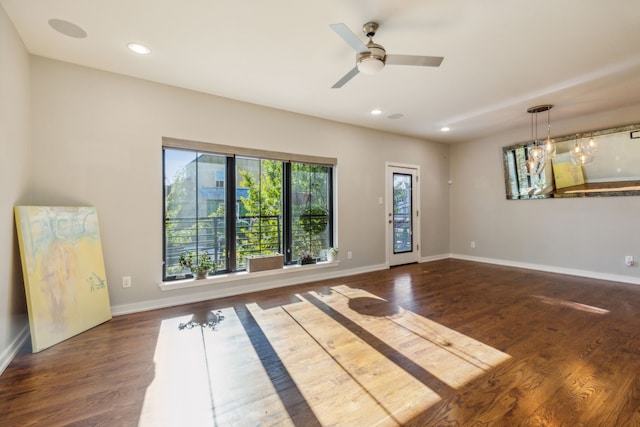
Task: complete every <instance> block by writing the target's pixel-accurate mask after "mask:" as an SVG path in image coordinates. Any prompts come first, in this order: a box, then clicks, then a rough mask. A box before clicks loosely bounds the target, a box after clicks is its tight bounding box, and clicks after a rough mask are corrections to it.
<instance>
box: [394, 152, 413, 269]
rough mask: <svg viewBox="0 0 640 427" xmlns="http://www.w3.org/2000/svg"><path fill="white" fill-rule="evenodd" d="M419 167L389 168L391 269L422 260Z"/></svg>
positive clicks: (395, 166)
mask: <svg viewBox="0 0 640 427" xmlns="http://www.w3.org/2000/svg"><path fill="white" fill-rule="evenodd" d="M418 180H419V178H418V167H417V166H415V167H411V166H397V165H391V164H388V165H387V178H386V187H387V190H386V199H387V218H386V220H387V260H388V264H389V265H390V266H394V265H400V264H409V263H412V262H418V261H420V221H419V218H418V217H419V214H420V212H419V206H420V203H419V194H420V191H419V189H418Z"/></svg>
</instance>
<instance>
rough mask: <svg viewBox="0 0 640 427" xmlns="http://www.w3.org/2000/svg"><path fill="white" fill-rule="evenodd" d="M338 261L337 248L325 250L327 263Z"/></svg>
mask: <svg viewBox="0 0 640 427" xmlns="http://www.w3.org/2000/svg"><path fill="white" fill-rule="evenodd" d="M337 260H338V248H329V249H328V250H327V261H329V262H335V261H337Z"/></svg>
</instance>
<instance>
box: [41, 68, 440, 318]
mask: <svg viewBox="0 0 640 427" xmlns="http://www.w3.org/2000/svg"><path fill="white" fill-rule="evenodd" d="M31 68H32V92H33V100H34V101H33V126H32V135H33V147H34V156H33V157H34V161H33V167H32V169H31V176H32V186H31V189H32V197H33V203H34V204H39V205H40V204H42V205H59V204H63V205H64V204H68V205H92V206H96V207H97V209H98V214H99V218H100V225H101V232H102V239H103V247H104V256H105V264H106V269H107V279H108V282H109V287H110V296H111V302H112V305H114V306H116V308H117V310H118V311H120V312H124V311H129V310H136V309H141V308H146V307H150V306H161V305H164V304H167V303H169V302H184V301H190V300H196V299H202V298H207V297H212V296H216V295H220V294H221V293H222V294H224V292H222V291H223V290H224V291H225V292H227V291H233V290H238V289H242V288H243V287H249V286H254V287H255V286H260V285H261V284H262V283H263V282H265V279H264V278H262V279H260V280H255V279H254V280H246V281H240V282H237V281H236V282H230V283H222V284H216V285H206V286H204V287H200V288H191V289H184V290H180V291H177V290H172V291H160V290H159V289H158V283H159V282H160V280H161V260H162V157H161V138H162V137H163V136H169V137H176V138H183V139H191V140H197V141H204V142H212V143H217V144H227V145H236V146H243V147H251V148H261V149H267V150H274V151H287V152H294V153H301V154H309V155H317V156H326V157H336V158H337V159H338V174H337V187H338V188H337V194H338V200H337V202H338V203H337V211H338V232H339V234H338V245H339V247H340V250H341V258H342V262H341V265H340V266H339V267H338V269H324V270H312V271H310V272H309V271H307V272H306V273H295V274H287V277H286V281H285V280H283V279H282V278H277V277H276V278H271V279H270V280H271V282H272V283H271V285H274V283H275V284H276V285H277V284H278V283H291V282H293V281H300V280H311V279H314V278H322V277H324V275H326V274H328V273H330V274H332V275H336V274H347V273H351V272H358V271H366V270H368V269H373V268H380V267H381V266H384V265H385V261H386V258H385V247H384V246H385V212H384V205H381V204H379V203H378V198H379V197H383V196H384V194H385V193H384V183H385V162H398V163H403V164H415V165H419V166H420V167H421V170H422V172H423V177H422V178H423V179H422V182H421V191H422V194H421V202H422V211H423V215H422V222H421V226H422V242H421V243H422V245H421V248H422V254H421V255H422V257H430V256H446V255H447V254H448V252H449V246H448V245H449V242H448V239H449V236H448V221H449V207H448V197H447V192H448V186H447V180H448V176H449V171H448V165H449V159H448V151H449V147H448V146H447V145H443V144H438V143H431V142H427V141H424V140H419V139H414V138H409V137H405V136H398V135H393V134H388V133H383V132H379V131H373V130H369V129H364V128H359V127H354V126H349V125H344V124H339V123H335V122H329V121H325V120H320V119H315V118H311V117H307V116H302V115H298V114H293V113H288V112H283V111H279V110H274V109H270V108H265V107H260V106H256V105H252V104H247V103H242V102H238V101H233V100H229V99H225V98H220V97H215V96H210V95H204V94H201V93H196V92H192V91H188V90H184V89H179V88H175V87H170V86H165V85H160V84H155V83H151V82H147V81H143V80H138V79H133V78H129V77H124V76H121V75H116V74H111V73H107V72H102V71H98V70H94V69H89V68H84V67H80V66H75V65H71V64H68V63H63V62H58V61H53V60H49V59H45V58H41V57H32V62H31ZM347 251H352V252H353V259H352V260H347V259H346V257H345V256H344V255H346V252H347ZM125 275H126V276H129V275H130V276H132V281H133V286H132V287H131V288H130V289H123V288H122V286H121V277H122V276H125Z"/></svg>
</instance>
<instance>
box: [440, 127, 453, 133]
mask: <svg viewBox="0 0 640 427" xmlns="http://www.w3.org/2000/svg"><path fill="white" fill-rule="evenodd" d="M450 130H451V128H449V127H447V126H445V127H442V128H440V131H441V132H449V131H450Z"/></svg>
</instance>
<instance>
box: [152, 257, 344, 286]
mask: <svg viewBox="0 0 640 427" xmlns="http://www.w3.org/2000/svg"><path fill="white" fill-rule="evenodd" d="M339 265H340V261H333V262H329V261H324V262H319V263H317V264H306V265H286V266H284V267H283V268H278V269H275V270H266V271H257V272H254V273H248V272H246V271H241V272H238V273H227V274H217V275H214V276H209V277H207V278H206V279H199V280H197V279H185V280H173V281H171V282H161V283H160V284H159V285H158V287H159V288H160V290H162V291H171V290H175V289H185V288H193V287H197V286H204V285H214V284H216V283H227V282H235V281H239V280H248V279H256V278H260V277H268V276H277V275H279V274H289V273H296V272H301V271H310V270H317V269H322V268H331V267H337V266H339Z"/></svg>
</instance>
